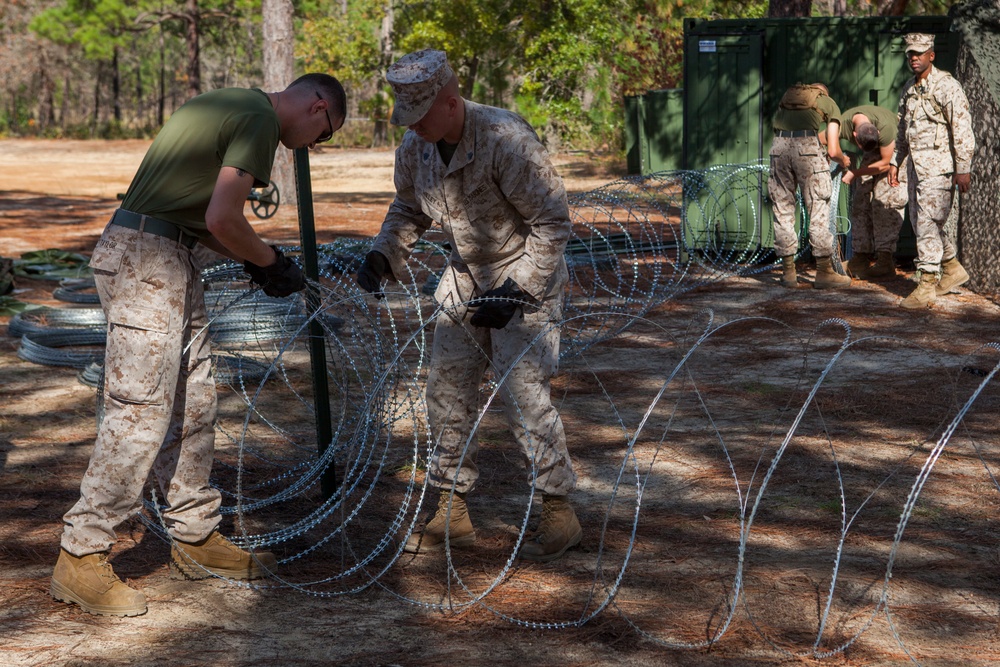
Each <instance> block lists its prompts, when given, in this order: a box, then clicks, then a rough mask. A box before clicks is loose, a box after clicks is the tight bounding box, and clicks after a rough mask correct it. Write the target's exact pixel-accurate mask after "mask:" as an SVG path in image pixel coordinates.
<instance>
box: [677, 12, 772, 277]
mask: <svg viewBox="0 0 1000 667" xmlns="http://www.w3.org/2000/svg"><path fill="white" fill-rule="evenodd" d="M763 52H764V35H763V32H746V33H740V34H709V35H705V34H702V35H697V34H687V35H685V51H684V69H685V71H684V82H685V83H684V127H685V134H684V168H685V169H687V170H708V171H706V172H705V174H704V176H703V177H699V178H698V179H693V180H692V179H689V180H691V182H690V183H689V185H690V186H691V187H690V188H689V189H686V191H685V205H684V211H685V220H684V246H685V248H686V249H688V250H693V251H697V252H699V253H700V254H705V255H707V256H709V257H712V258H716V259H724V260H725V261H727V262H729V261H740V259H741V258H747V257H750V256H752V255H754V254H756V251H757V249H758V247H759V246H761V245H764V246H768V245H772V244H773V241H772V239H770V238H764V237H765V236H770V230H767V231H766V232H764V233H762V228H761V220H762V217H763V216H762V214H761V206H762V204H763V194H764V191H765V190H766V187H767V180H766V175H765V174H764V173H763V171H762V170H761V168H760V161H761V159H762V158H763V157H764V156H763V152H762V150H763V149H762V145H763V144H762V131H763V117H762V113H761V111H762V109H761V103H762V91H763V68H762V63H763ZM710 168H711V169H710ZM692 176H693V175H692ZM695 181H697V182H695ZM695 186H697V187H695Z"/></svg>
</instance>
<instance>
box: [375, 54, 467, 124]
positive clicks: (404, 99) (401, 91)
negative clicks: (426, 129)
mask: <svg viewBox="0 0 1000 667" xmlns="http://www.w3.org/2000/svg"><path fill="white" fill-rule="evenodd" d="M452 76H454V72H452V70H451V67H450V66H449V65H448V56H447V55H446V54H445V52H444V51H435V50H434V49H424V50H423V51H416V52H414V53H409V54H407V55H405V56H403V57H402V58H400V59H399V60H397V61H396V62H395V63H393V64H392V66H390V67H389V71H388V72H386V74H385V80H386V81H388V82H389V85H390V86H392V92H393V94H394V95H395V96H396V104H395V106H394V107H393V109H392V117H391V118H390V119H389V122H390V123H392V124H393V125H413V124H414V123H416V122H417V121H419V120H420V119H421V118H423V117H424V116H425V115H426V114H427V111H428V110H429V109H430V108H431V105H432V104H434V100H435V98H437V94H438V93H439V92H441V89H442V88H444V85H445V84H446V83H448V81H450V80H451V77H452Z"/></svg>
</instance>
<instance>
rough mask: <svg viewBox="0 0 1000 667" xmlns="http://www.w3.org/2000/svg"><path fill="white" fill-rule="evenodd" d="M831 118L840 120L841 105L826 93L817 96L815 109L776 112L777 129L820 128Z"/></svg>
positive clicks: (775, 124)
mask: <svg viewBox="0 0 1000 667" xmlns="http://www.w3.org/2000/svg"><path fill="white" fill-rule="evenodd" d="M831 120H835V121H838V122H839V121H840V107H838V106H837V103H836V102H834V101H833V100H832V99H831V98H829V97H827V96H826V95H820V96H819V97H817V98H816V108H815V109H781V108H779V109H778V110H777V111H775V112H774V118H773V119H772V120H771V126H772V127H773V128H774V129H775V130H791V131H795V130H817V131H818V130H819V129H820V128H821V127H823V125H824V124H826V123H829V122H830V121H831Z"/></svg>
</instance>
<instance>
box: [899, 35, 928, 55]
mask: <svg viewBox="0 0 1000 667" xmlns="http://www.w3.org/2000/svg"><path fill="white" fill-rule="evenodd" d="M905 41H906V52H907V53H909V52H910V51H913V52H915V53H923V52H924V51H933V50H934V35H928V34H926V33H922V32H911V33H909V34H908V35H907V36H906V37H905Z"/></svg>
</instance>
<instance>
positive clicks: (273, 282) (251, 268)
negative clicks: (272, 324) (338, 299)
mask: <svg viewBox="0 0 1000 667" xmlns="http://www.w3.org/2000/svg"><path fill="white" fill-rule="evenodd" d="M271 250H273V251H274V258H275V259H274V263H273V264H271V265H269V266H257V265H256V264H254V263H253V262H251V261H249V260H245V261H244V262H243V270H244V271H246V272H247V273H248V274H249V275H250V284H251V285H257V286H258V287H260V288H261V289H262V290H264V294H266V295H268V296H288V295H289V294H293V293H295V292H298V291H299V290H301V289H304V288H305V286H306V279H305V276H303V275H302V270H301V269H299V267H298V266H297V265H296V264H295V262H293V261H292V260H290V259H288V258H287V257H285V253H283V252H281V251H280V250H278V248H277V247H276V246H271Z"/></svg>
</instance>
